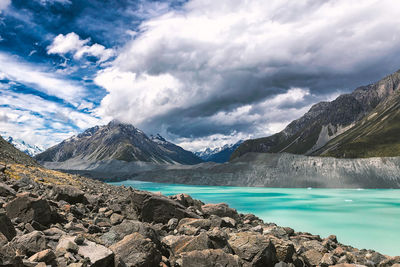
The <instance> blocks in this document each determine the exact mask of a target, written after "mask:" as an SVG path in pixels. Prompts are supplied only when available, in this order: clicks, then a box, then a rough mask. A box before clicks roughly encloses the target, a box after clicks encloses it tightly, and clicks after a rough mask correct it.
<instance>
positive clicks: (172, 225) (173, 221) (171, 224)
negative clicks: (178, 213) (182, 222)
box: [167, 218, 179, 230]
mask: <svg viewBox="0 0 400 267" xmlns="http://www.w3.org/2000/svg"><path fill="white" fill-rule="evenodd" d="M178 222H179V220H178V219H177V218H172V219H170V220H169V221H168V224H167V226H168V229H169V230H175V228H176V227H177V226H178Z"/></svg>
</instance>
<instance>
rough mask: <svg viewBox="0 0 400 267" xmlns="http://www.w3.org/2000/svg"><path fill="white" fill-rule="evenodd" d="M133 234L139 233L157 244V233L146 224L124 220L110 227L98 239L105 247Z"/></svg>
mask: <svg viewBox="0 0 400 267" xmlns="http://www.w3.org/2000/svg"><path fill="white" fill-rule="evenodd" d="M133 233H140V234H141V235H142V236H144V237H148V238H150V239H151V240H152V241H153V242H154V243H156V244H158V243H159V241H158V237H157V233H156V232H155V231H154V229H153V228H151V227H150V226H149V225H148V224H146V223H142V222H139V221H130V220H124V221H123V222H122V223H121V224H119V225H115V226H113V227H111V228H110V230H109V231H108V232H107V233H105V234H103V235H102V236H101V237H100V239H101V240H102V241H103V242H104V244H105V245H106V246H110V245H112V244H114V243H117V242H118V241H120V240H122V239H123V238H124V237H125V236H127V235H130V234H133Z"/></svg>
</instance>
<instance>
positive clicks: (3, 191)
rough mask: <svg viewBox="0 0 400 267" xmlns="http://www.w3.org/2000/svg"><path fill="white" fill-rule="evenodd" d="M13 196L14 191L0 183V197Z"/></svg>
mask: <svg viewBox="0 0 400 267" xmlns="http://www.w3.org/2000/svg"><path fill="white" fill-rule="evenodd" d="M15 194H16V192H15V190H14V189H12V188H11V187H9V186H8V185H6V184H4V183H0V197H8V196H15Z"/></svg>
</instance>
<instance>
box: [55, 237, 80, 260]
mask: <svg viewBox="0 0 400 267" xmlns="http://www.w3.org/2000/svg"><path fill="white" fill-rule="evenodd" d="M78 250H79V246H78V245H77V244H76V243H75V242H74V238H72V237H71V236H63V237H61V238H60V240H59V241H58V244H57V247H56V253H57V255H60V256H61V255H64V254H65V253H67V252H71V253H77V252H78Z"/></svg>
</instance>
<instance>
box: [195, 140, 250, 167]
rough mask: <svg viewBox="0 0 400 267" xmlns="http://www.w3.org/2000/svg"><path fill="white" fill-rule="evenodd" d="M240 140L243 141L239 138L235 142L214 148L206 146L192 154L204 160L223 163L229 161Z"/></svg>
mask: <svg viewBox="0 0 400 267" xmlns="http://www.w3.org/2000/svg"><path fill="white" fill-rule="evenodd" d="M242 142H243V141H242V140H240V141H239V142H237V143H235V144H227V145H224V146H222V147H217V148H214V149H211V148H207V149H205V150H203V151H198V152H195V153H194V154H195V155H196V156H198V157H199V158H201V159H202V160H204V161H206V162H208V161H211V162H216V163H224V162H227V161H229V159H230V157H231V155H232V153H233V152H234V151H235V150H236V149H237V148H238V147H239V145H240V144H241V143H242Z"/></svg>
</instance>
